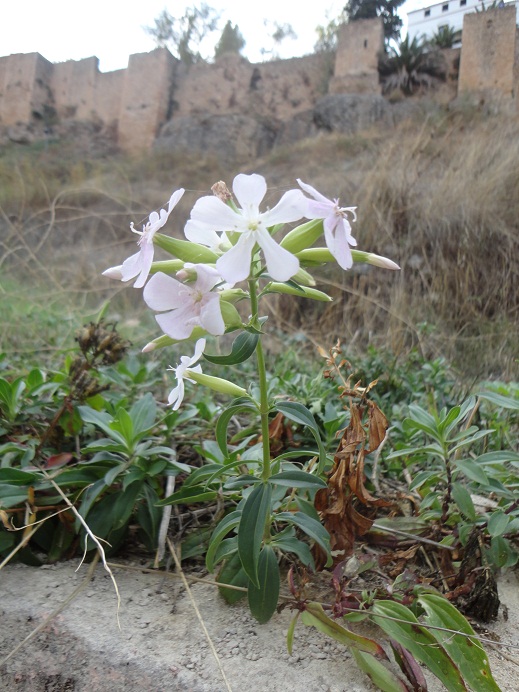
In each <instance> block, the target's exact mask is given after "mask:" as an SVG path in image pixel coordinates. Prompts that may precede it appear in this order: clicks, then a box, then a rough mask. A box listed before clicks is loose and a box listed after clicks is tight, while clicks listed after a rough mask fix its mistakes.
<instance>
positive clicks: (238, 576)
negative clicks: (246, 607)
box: [216, 553, 249, 605]
mask: <svg viewBox="0 0 519 692" xmlns="http://www.w3.org/2000/svg"><path fill="white" fill-rule="evenodd" d="M216 581H217V582H218V583H219V584H222V586H219V587H218V591H219V592H220V595H221V596H223V598H224V599H225V600H226V602H227V603H229V604H231V605H232V604H233V603H236V602H237V601H239V600H240V598H243V597H244V596H245V595H246V592H244V591H238V590H237V589H226V588H225V586H223V584H229V585H230V586H241V587H243V588H247V586H248V585H249V578H248V577H247V575H246V574H245V570H244V569H243V567H242V564H241V562H240V556H239V555H238V553H234V555H232V556H231V557H230V558H229V559H228V560H227V561H226V563H225V564H224V566H223V567H222V569H221V570H220V573H219V574H218V577H217V578H216Z"/></svg>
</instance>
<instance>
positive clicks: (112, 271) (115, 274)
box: [102, 264, 123, 281]
mask: <svg viewBox="0 0 519 692" xmlns="http://www.w3.org/2000/svg"><path fill="white" fill-rule="evenodd" d="M102 274H103V276H107V277H108V278H109V279H116V280H117V281H122V280H123V273H122V264H119V265H118V266H117V267H108V269H105V270H104V272H102Z"/></svg>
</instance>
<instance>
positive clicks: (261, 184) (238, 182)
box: [232, 173, 267, 210]
mask: <svg viewBox="0 0 519 692" xmlns="http://www.w3.org/2000/svg"><path fill="white" fill-rule="evenodd" d="M232 189H233V192H234V194H235V197H236V199H237V200H238V203H239V205H240V207H241V208H242V209H250V208H251V207H255V209H256V210H257V209H258V207H259V205H260V204H261V202H262V200H263V198H264V197H265V195H266V194H267V181H266V180H265V178H264V177H263V176H262V175H258V174H257V173H253V174H252V175H245V173H240V174H239V175H237V176H236V178H235V179H234V181H233V184H232Z"/></svg>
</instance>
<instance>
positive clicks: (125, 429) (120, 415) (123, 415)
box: [110, 408, 134, 451]
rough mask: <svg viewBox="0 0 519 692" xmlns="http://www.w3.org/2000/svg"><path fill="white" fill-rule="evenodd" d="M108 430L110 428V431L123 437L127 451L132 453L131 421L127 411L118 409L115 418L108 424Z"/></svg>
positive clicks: (132, 435)
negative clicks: (114, 431)
mask: <svg viewBox="0 0 519 692" xmlns="http://www.w3.org/2000/svg"><path fill="white" fill-rule="evenodd" d="M110 428H112V430H116V431H117V432H120V433H121V435H122V436H123V437H124V441H125V443H126V448H127V450H128V451H130V450H131V451H133V442H134V434H133V421H132V419H131V417H130V414H129V413H128V411H126V410H125V409H123V408H120V409H119V410H118V411H117V418H116V419H115V420H114V421H113V422H112V423H110Z"/></svg>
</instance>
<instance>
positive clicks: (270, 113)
mask: <svg viewBox="0 0 519 692" xmlns="http://www.w3.org/2000/svg"><path fill="white" fill-rule="evenodd" d="M330 72H331V66H330V60H329V56H324V55H322V54H321V55H309V56H307V57H304V58H293V59H291V60H273V61H270V62H265V63H259V64H252V63H250V62H249V61H248V60H245V58H242V57H240V56H239V55H232V54H229V55H223V56H222V57H221V58H219V59H218V60H217V61H216V62H215V63H214V64H212V65H206V64H202V65H194V66H193V67H191V68H190V69H189V70H182V71H181V72H179V74H178V76H177V80H176V84H175V89H174V93H173V99H174V109H173V117H183V116H188V115H206V114H209V113H210V114H212V115H223V114H226V113H229V114H243V115H256V116H258V117H261V118H274V119H278V120H288V119H289V118H291V117H292V116H293V115H295V114H296V113H299V112H301V111H304V110H308V109H310V108H312V107H313V105H314V104H315V102H316V100H317V99H318V98H320V97H321V96H323V95H324V94H326V93H327V90H328V81H329V77H330Z"/></svg>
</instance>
